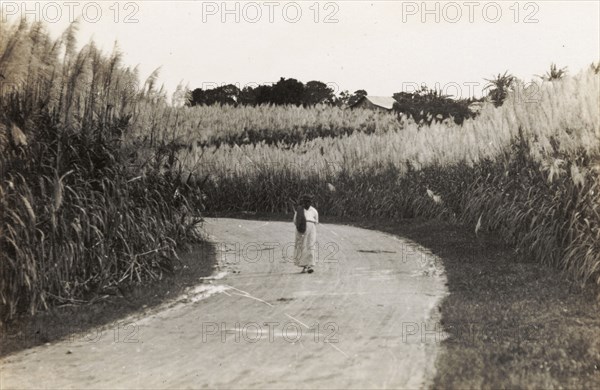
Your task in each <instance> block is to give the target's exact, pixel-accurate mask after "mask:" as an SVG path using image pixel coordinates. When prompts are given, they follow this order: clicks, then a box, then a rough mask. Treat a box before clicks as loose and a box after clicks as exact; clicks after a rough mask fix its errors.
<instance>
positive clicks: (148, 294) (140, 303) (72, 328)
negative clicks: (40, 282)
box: [0, 242, 216, 357]
mask: <svg viewBox="0 0 600 390" xmlns="http://www.w3.org/2000/svg"><path fill="white" fill-rule="evenodd" d="M179 257H180V259H181V265H180V266H178V268H177V269H175V271H174V273H173V274H172V275H169V276H167V277H165V278H164V279H162V280H160V281H157V282H154V283H150V284H148V285H144V286H141V287H137V288H130V289H127V290H124V289H122V290H116V289H115V291H114V292H113V293H112V294H107V295H104V296H103V297H102V298H103V299H101V300H98V301H97V302H95V303H91V304H86V305H63V306H59V307H56V308H54V309H53V310H52V311H47V312H38V313H36V314H35V315H34V316H22V317H19V318H17V319H16V320H15V321H13V322H11V323H10V324H9V325H7V326H6V327H5V328H3V329H2V328H0V357H2V356H6V355H8V354H11V353H13V352H17V351H20V350H23V349H27V348H32V347H35V346H38V345H42V344H45V343H50V342H53V341H57V340H60V339H64V338H66V337H67V336H69V335H72V334H79V333H84V334H89V335H90V338H92V337H93V336H94V334H95V332H96V329H97V328H99V327H102V326H104V325H107V324H110V323H113V322H114V321H118V320H119V319H122V318H124V317H127V316H128V315H130V314H134V313H140V312H144V311H147V310H151V309H152V308H154V307H156V306H158V305H160V304H161V303H164V302H166V301H169V300H171V299H174V298H175V297H177V296H178V295H180V294H181V293H182V292H183V291H184V290H185V289H186V288H187V287H189V286H193V285H196V284H198V283H199V282H198V278H200V277H203V276H208V275H210V274H212V272H213V269H214V265H215V262H216V256H215V250H214V248H213V247H212V245H211V244H210V243H205V242H203V243H201V244H197V245H194V246H193V247H192V248H191V249H190V250H189V251H186V252H182V253H180V254H179ZM84 337H87V336H84Z"/></svg>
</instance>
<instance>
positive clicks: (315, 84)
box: [303, 81, 335, 106]
mask: <svg viewBox="0 0 600 390" xmlns="http://www.w3.org/2000/svg"><path fill="white" fill-rule="evenodd" d="M334 102H335V95H334V94H333V89H332V88H330V87H328V86H327V84H325V83H322V82H320V81H309V82H308V83H306V86H305V87H304V96H303V104H304V105H308V106H314V105H315V104H320V103H328V104H333V103H334Z"/></svg>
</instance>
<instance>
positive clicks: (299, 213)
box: [296, 205, 306, 233]
mask: <svg viewBox="0 0 600 390" xmlns="http://www.w3.org/2000/svg"><path fill="white" fill-rule="evenodd" d="M296 229H297V230H298V232H299V233H305V232H306V216H305V215H304V206H302V205H299V206H298V207H297V208H296Z"/></svg>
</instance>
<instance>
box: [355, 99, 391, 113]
mask: <svg viewBox="0 0 600 390" xmlns="http://www.w3.org/2000/svg"><path fill="white" fill-rule="evenodd" d="M363 99H367V100H368V101H370V102H371V103H372V104H374V105H376V106H378V107H382V108H385V109H387V110H391V109H392V108H393V107H394V103H396V100H395V99H394V98H393V97H390V96H370V95H367V96H364V97H362V98H360V99H359V100H358V101H357V102H356V103H354V104H353V105H352V107H353V106H356V105H357V104H358V103H360V102H361V101H362V100H363Z"/></svg>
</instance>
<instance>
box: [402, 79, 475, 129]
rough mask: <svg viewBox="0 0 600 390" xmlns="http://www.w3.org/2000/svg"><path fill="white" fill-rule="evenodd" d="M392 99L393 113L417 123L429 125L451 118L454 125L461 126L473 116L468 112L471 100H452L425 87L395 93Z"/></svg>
mask: <svg viewBox="0 0 600 390" xmlns="http://www.w3.org/2000/svg"><path fill="white" fill-rule="evenodd" d="M394 99H395V100H396V103H394V110H395V111H397V112H398V113H400V114H405V115H407V116H410V117H412V118H413V119H414V120H415V121H416V122H419V123H426V124H430V123H431V122H433V121H442V120H444V119H447V118H450V117H452V118H454V122H455V123H457V124H461V123H463V121H464V120H465V119H467V118H471V117H473V116H474V115H475V114H474V113H472V112H471V110H469V104H470V103H472V101H473V100H471V99H452V98H450V97H449V96H446V95H442V94H441V93H440V91H436V90H431V89H429V88H427V87H425V86H424V87H423V88H421V90H420V91H416V92H398V93H395V94H394Z"/></svg>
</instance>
